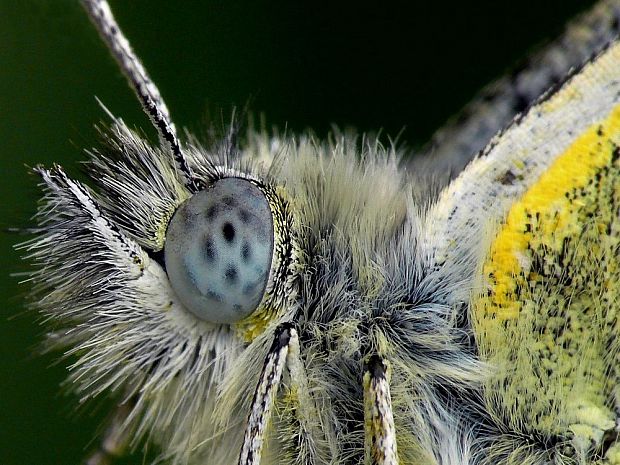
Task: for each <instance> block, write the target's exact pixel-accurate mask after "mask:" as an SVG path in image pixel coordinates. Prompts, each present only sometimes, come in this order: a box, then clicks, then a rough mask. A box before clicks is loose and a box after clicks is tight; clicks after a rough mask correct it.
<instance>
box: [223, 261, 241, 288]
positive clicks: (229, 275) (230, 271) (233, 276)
mask: <svg viewBox="0 0 620 465" xmlns="http://www.w3.org/2000/svg"><path fill="white" fill-rule="evenodd" d="M238 274H239V273H238V272H237V268H235V267H234V266H232V265H229V266H228V268H226V273H225V274H224V275H225V276H226V281H227V282H228V284H234V283H236V282H237V277H238Z"/></svg>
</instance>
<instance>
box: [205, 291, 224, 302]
mask: <svg viewBox="0 0 620 465" xmlns="http://www.w3.org/2000/svg"><path fill="white" fill-rule="evenodd" d="M207 297H208V298H210V299H213V300H215V301H216V302H223V301H224V299H222V296H221V295H219V294H218V293H217V292H215V291H207Z"/></svg>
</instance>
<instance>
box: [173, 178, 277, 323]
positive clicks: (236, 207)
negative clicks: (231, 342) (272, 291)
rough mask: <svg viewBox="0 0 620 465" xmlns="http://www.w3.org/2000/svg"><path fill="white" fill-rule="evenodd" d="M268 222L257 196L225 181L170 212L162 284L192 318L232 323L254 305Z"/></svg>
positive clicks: (261, 282) (267, 254) (249, 187)
mask: <svg viewBox="0 0 620 465" xmlns="http://www.w3.org/2000/svg"><path fill="white" fill-rule="evenodd" d="M273 237H274V232H273V219H272V215H271V210H270V208H269V204H268V202H267V199H266V198H265V195H264V194H263V192H262V191H261V190H260V189H259V188H258V187H256V186H255V185H254V184H252V183H251V182H250V181H248V180H246V179H241V178H225V179H221V180H219V181H217V182H215V183H214V184H213V186H211V187H210V188H209V189H206V190H204V191H201V192H198V193H197V194H195V195H194V196H192V197H190V198H189V199H188V200H186V201H185V202H184V203H183V204H181V206H180V207H179V208H178V209H177V211H176V212H175V213H174V215H173V217H172V220H171V221H170V224H169V225H168V231H167V232H166V245H165V250H164V256H165V261H166V271H167V273H168V279H169V280H170V283H171V285H172V288H173V289H174V291H175V293H176V294H177V296H178V297H179V300H180V301H181V302H182V303H183V305H184V306H185V307H186V308H187V309H188V310H189V311H190V312H192V313H193V314H194V315H196V316H197V317H198V318H200V319H202V320H205V321H210V322H213V323H234V322H236V321H239V320H241V319H243V318H245V317H246V316H248V315H250V314H251V313H252V312H253V311H254V310H255V309H256V308H257V307H258V305H259V304H260V302H261V300H262V298H263V294H264V292H265V288H266V286H267V280H268V279H269V272H270V270H271V258H272V255H273V242H274V239H273Z"/></svg>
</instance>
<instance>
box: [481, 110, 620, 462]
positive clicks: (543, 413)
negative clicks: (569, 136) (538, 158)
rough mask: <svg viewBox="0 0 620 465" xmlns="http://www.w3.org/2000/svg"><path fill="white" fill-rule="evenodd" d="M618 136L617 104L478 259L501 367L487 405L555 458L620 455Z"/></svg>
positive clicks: (487, 354)
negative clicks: (619, 429) (619, 401)
mask: <svg viewBox="0 0 620 465" xmlns="http://www.w3.org/2000/svg"><path fill="white" fill-rule="evenodd" d="M619 145H620V107H616V108H615V109H614V111H613V112H612V113H611V114H610V115H609V117H608V118H607V119H606V120H605V121H603V122H601V123H599V124H595V125H593V126H591V127H590V128H589V129H587V130H586V131H585V132H584V133H583V134H581V135H579V137H578V138H577V139H576V140H575V142H574V143H573V144H572V145H571V146H570V147H569V148H568V149H567V150H566V151H565V152H564V153H563V154H562V155H560V156H559V157H558V158H557V159H556V160H555V161H554V162H553V164H552V165H551V166H550V168H549V169H548V170H547V171H546V172H545V173H544V174H543V175H542V176H541V177H540V179H539V180H538V182H537V183H536V184H534V185H533V186H532V187H531V188H530V189H529V190H528V191H527V192H526V193H525V195H524V196H523V197H522V198H521V199H520V200H519V201H518V202H516V203H515V204H514V205H513V206H512V207H511V209H510V211H509V213H508V216H507V218H506V221H505V223H504V224H503V225H502V227H501V229H500V231H499V233H498V234H497V236H496V237H495V239H494V241H493V243H492V245H491V249H490V253H489V256H488V258H487V259H486V262H485V263H484V266H483V279H484V280H485V282H484V285H485V286H487V287H486V288H487V289H488V292H487V293H485V294H484V295H483V296H481V297H479V298H478V299H477V300H476V302H475V303H474V306H473V320H474V325H475V331H476V338H477V342H478V346H479V348H480V352H481V356H482V357H483V359H485V360H486V361H488V362H489V363H490V364H491V366H492V367H493V373H494V374H493V376H492V377H491V379H490V380H489V381H488V382H487V384H486V386H485V399H486V402H487V404H488V408H489V411H490V412H491V414H492V415H494V416H495V417H496V419H497V421H498V422H500V424H504V425H505V426H506V428H507V430H508V431H512V432H514V433H517V434H516V435H515V434H512V435H507V437H508V436H511V438H512V439H511V440H513V441H514V438H515V437H516V436H519V435H520V434H522V435H523V437H530V438H531V437H537V438H539V439H540V438H542V442H543V443H544V442H546V443H547V444H553V445H552V446H548V447H552V448H554V450H555V454H554V455H553V457H554V458H555V461H556V462H555V463H574V462H573V461H574V460H577V461H578V462H579V461H581V462H580V463H583V462H587V463H620V454H618V451H617V450H616V449H617V448H618V446H617V445H615V446H611V447H610V445H611V444H613V442H614V441H615V438H616V436H615V433H614V432H613V429H614V427H615V420H616V414H615V413H614V409H616V405H615V404H614V394H615V392H614V391H615V389H616V386H617V385H618V381H619V380H620V357H619V356H618V353H619V351H618V348H619V347H620V325H619V323H618V321H617V316H618V313H619V312H618V310H619V307H620V260H619V255H618V254H619V244H620V219H619V217H618V215H619V208H620V149H619V148H618V146H619ZM619 393H620V390H619ZM507 441H508V439H507ZM509 449H510V447H507V448H506V449H505V450H509ZM516 454H521V455H519V456H517V455H516ZM522 454H523V449H521V450H520V451H517V452H514V456H513V457H512V458H510V459H509V460H508V461H507V462H504V463H511V461H512V460H515V461H517V460H522V458H523V457H524V456H523V455H522ZM508 455H509V454H508ZM504 457H506V456H504ZM616 458H617V459H618V460H616Z"/></svg>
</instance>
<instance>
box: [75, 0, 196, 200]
mask: <svg viewBox="0 0 620 465" xmlns="http://www.w3.org/2000/svg"><path fill="white" fill-rule="evenodd" d="M81 2H82V6H83V7H84V9H85V10H86V12H87V13H88V16H89V17H90V20H91V21H92V22H93V24H94V25H95V27H96V28H97V30H98V31H99V35H100V36H101V38H102V39H103V41H104V42H105V44H106V45H107V47H108V49H109V50H110V52H111V53H112V56H113V57H114V59H115V60H116V62H117V63H118V65H119V67H120V68H121V70H122V71H123V74H124V75H125V77H126V78H127V80H128V81H129V85H130V87H131V88H132V89H133V90H134V92H135V93H136V95H137V96H138V100H140V103H141V104H142V109H143V110H144V112H145V113H146V114H147V115H148V117H149V119H150V120H151V123H152V124H153V126H154V127H155V129H156V130H157V133H158V134H159V139H160V143H161V144H162V146H167V147H168V148H169V149H170V151H171V152H172V156H173V159H174V163H175V165H176V168H177V171H178V173H179V174H180V176H181V177H182V179H183V182H184V184H185V186H186V187H187V188H188V189H189V190H190V191H192V192H196V191H198V190H199V189H200V187H199V182H198V180H197V179H196V178H195V177H194V173H193V171H192V169H191V167H190V166H189V163H188V161H187V158H186V157H185V154H184V153H183V149H182V148H181V143H180V141H179V139H178V137H177V131H176V128H175V126H174V123H173V122H172V120H171V119H170V112H169V111H168V107H167V106H166V103H165V102H164V100H163V99H162V97H161V95H160V93H159V89H158V88H157V86H156V85H155V84H154V83H153V81H151V78H150V77H149V75H148V74H147V72H146V69H144V66H142V63H141V62H140V59H139V58H138V57H137V56H136V54H135V53H134V51H133V50H132V48H131V45H130V44H129V41H128V40H127V38H126V37H125V35H124V34H123V32H122V31H121V29H120V28H119V26H118V24H117V23H116V20H115V19H114V15H113V14H112V10H111V9H110V5H108V2H107V1H106V0H81Z"/></svg>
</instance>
